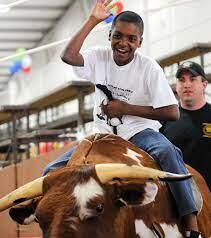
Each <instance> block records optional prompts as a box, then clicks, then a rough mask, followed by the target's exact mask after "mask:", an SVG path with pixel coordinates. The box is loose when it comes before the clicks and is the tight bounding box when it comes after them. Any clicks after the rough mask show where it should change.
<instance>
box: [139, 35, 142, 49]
mask: <svg viewBox="0 0 211 238" xmlns="http://www.w3.org/2000/svg"><path fill="white" fill-rule="evenodd" d="M142 41H143V37H141V39H140V42H139V47H141V44H142Z"/></svg>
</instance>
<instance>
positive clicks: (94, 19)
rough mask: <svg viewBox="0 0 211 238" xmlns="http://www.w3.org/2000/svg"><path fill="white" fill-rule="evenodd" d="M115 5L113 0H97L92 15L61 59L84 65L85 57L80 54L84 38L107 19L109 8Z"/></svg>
mask: <svg viewBox="0 0 211 238" xmlns="http://www.w3.org/2000/svg"><path fill="white" fill-rule="evenodd" d="M113 7H114V4H113V3H112V0H105V1H103V0H97V1H96V4H95V6H94V8H93V9H92V12H91V14H90V17H89V18H88V20H87V21H86V22H85V23H84V25H83V26H82V28H81V29H80V30H79V32H78V33H76V35H75V36H73V38H72V39H71V40H70V42H69V43H68V45H67V47H66V48H65V49H64V51H63V53H62V56H61V59H62V60H63V61H64V62H65V63H67V64H70V65H73V66H84V59H83V56H82V54H80V50H81V47H82V45H83V43H84V40H85V39H86V37H87V36H88V34H89V33H90V32H91V30H92V29H93V28H94V27H95V26H96V25H97V24H98V23H100V22H101V21H103V20H105V19H106V18H107V17H108V16H109V15H110V12H109V10H110V9H112V8H113Z"/></svg>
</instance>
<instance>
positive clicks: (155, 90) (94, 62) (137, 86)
mask: <svg viewBox="0 0 211 238" xmlns="http://www.w3.org/2000/svg"><path fill="white" fill-rule="evenodd" d="M83 58H84V66H83V67H73V68H74V72H75V73H76V74H77V76H79V77H80V78H84V79H87V80H89V81H91V82H92V83H93V84H102V85H106V86H107V88H108V89H109V90H110V91H111V93H112V95H113V98H115V99H119V100H122V101H125V102H127V103H129V104H133V105H140V106H152V107H153V108H159V107H164V106H168V105H173V104H177V100H176V98H175V96H174V94H173V92H172V90H171V88H170V86H169V84H168V82H167V80H166V78H165V75H164V73H163V70H162V69H161V67H160V66H159V65H158V64H157V63H156V61H155V60H152V59H150V58H149V57H145V56H143V55H141V54H140V53H139V52H136V53H135V57H134V59H133V60H132V61H131V62H130V63H129V64H127V65H124V66H118V65H117V64H116V63H115V61H114V59H113V52H112V50H111V49H110V48H92V49H89V50H87V51H85V52H84V53H83ZM104 100H107V98H106V96H105V94H104V93H103V92H102V91H101V90H99V89H97V88H95V106H94V123H95V127H96V129H97V130H96V131H98V132H101V133H113V128H112V126H110V125H108V124H109V123H108V121H107V118H106V115H103V112H102V110H101V105H102V103H103V102H104ZM160 127H161V124H160V123H159V122H158V121H156V120H150V119H146V118H142V117H137V116H131V115H125V116H123V117H122V124H120V125H119V126H117V132H118V135H119V136H121V137H122V138H124V139H127V140H128V139H130V138H131V137H132V136H133V135H135V134H136V133H138V132H140V131H142V130H144V129H146V128H152V129H154V130H156V131H158V129H159V128H160Z"/></svg>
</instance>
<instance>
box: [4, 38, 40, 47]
mask: <svg viewBox="0 0 211 238" xmlns="http://www.w3.org/2000/svg"><path fill="white" fill-rule="evenodd" d="M40 39H41V37H40V38H39V39H26V38H22V39H14V38H4V39H1V38H0V44H2V43H3V44H4V43H13V42H14V41H15V42H16V43H21V44H22V43H26V44H28V43H29V42H32V43H33V42H34V43H35V45H36V43H38V42H39V40H40ZM0 47H1V45H0Z"/></svg>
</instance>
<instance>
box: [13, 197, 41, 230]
mask: <svg viewBox="0 0 211 238" xmlns="http://www.w3.org/2000/svg"><path fill="white" fill-rule="evenodd" d="M39 200H40V199H39ZM39 200H38V199H32V200H29V201H27V202H25V203H22V204H19V205H16V206H14V207H12V208H10V210H9V214H10V217H11V218H12V219H13V220H14V221H16V222H17V223H19V224H21V225H29V224H31V223H33V222H37V219H36V217H35V215H34V213H35V210H36V207H37V204H38V201H39Z"/></svg>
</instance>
